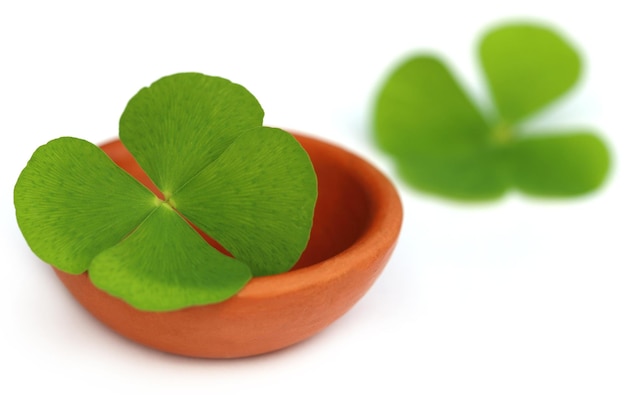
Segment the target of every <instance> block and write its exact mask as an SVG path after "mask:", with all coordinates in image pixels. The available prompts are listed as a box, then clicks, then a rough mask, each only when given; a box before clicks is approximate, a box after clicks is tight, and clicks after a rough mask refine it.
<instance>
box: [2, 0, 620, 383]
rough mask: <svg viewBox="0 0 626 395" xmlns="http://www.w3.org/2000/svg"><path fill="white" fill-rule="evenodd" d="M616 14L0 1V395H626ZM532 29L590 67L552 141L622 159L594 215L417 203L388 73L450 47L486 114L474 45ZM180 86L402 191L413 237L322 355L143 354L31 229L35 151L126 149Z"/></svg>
mask: <svg viewBox="0 0 626 395" xmlns="http://www.w3.org/2000/svg"><path fill="white" fill-rule="evenodd" d="M619 3H620V2H619V1H602V0H595V1H586V2H583V1H581V2H572V1H557V0H542V1H517V2H509V1H471V2H469V1H468V2H465V1H458V2H454V1H445V0H438V1H413V2H399V1H391V0H385V1H380V2H365V1H359V2H357V1H354V2H341V1H338V0H335V1H329V2H324V1H315V2H313V1H311V2H297V1H286V2H282V3H281V2H276V1H256V2H252V1H251V2H249V3H245V2H241V1H223V2H209V1H205V2H189V1H176V2H162V1H146V2H131V1H121V2H115V1H107V2H100V3H99V4H96V2H76V3H68V2H64V1H40V2H33V1H20V2H17V1H14V2H9V1H6V2H2V5H0V130H1V131H2V136H3V138H4V141H3V143H2V144H0V147H1V149H2V154H1V156H0V157H1V158H2V161H3V166H2V171H1V182H2V184H1V188H2V190H1V194H0V198H1V199H2V200H1V203H0V210H1V211H0V215H1V217H2V228H1V231H2V237H1V238H0V240H1V243H2V245H1V246H0V251H2V254H3V258H2V262H1V264H2V265H1V267H2V271H1V274H0V303H2V304H1V314H0V317H1V318H0V319H1V325H0V361H1V362H2V364H3V365H4V366H3V367H2V368H1V372H2V373H1V374H0V376H1V379H0V392H1V393H3V394H9V393H11V394H12V393H43V392H44V391H46V392H49V391H51V390H55V393H56V390H57V389H58V390H60V391H63V393H66V394H83V393H89V394H100V393H102V394H115V393H118V394H126V393H151V394H161V393H190V394H193V393H212V394H231V393H232V394H243V393H273V394H292V393H298V394H314V393H315V394H317V393H325V394H343V393H346V394H347V393H350V394H353V393H354V394H356V393H376V392H378V393H385V394H604V395H607V394H626V252H625V247H624V235H625V231H624V223H625V220H626V215H625V212H626V210H625V209H624V205H625V203H626V188H625V182H626V174H625V172H624V167H623V162H622V160H621V159H622V158H625V157H626V139H625V137H624V117H625V116H626V111H625V110H624V109H625V108H626V99H625V98H624V97H625V92H626V62H625V58H626V56H624V44H623V41H624V38H625V37H626V24H624V22H623V11H621V10H620V9H619V8H618V4H619ZM226 4H227V5H226ZM519 17H530V18H536V19H539V20H544V21H549V22H551V23H553V24H554V25H556V26H558V27H560V28H561V29H562V31H564V32H566V34H567V36H568V37H569V38H570V39H572V40H573V41H574V42H575V43H576V44H577V46H578V47H579V48H580V49H581V50H582V51H583V52H584V53H585V55H586V60H587V61H586V64H585V66H586V68H585V77H584V79H583V81H582V82H581V84H580V85H579V86H578V88H577V89H576V91H575V92H573V95H572V96H570V97H568V98H567V99H566V100H564V101H562V102H561V103H559V105H558V106H555V107H554V108H552V109H551V111H550V113H549V114H547V113H546V114H544V115H545V116H544V117H542V119H541V120H540V121H538V122H537V123H538V124H544V125H547V124H551V125H570V126H571V125H590V126H593V127H594V128H595V129H597V130H598V131H599V132H600V133H601V134H602V135H603V136H604V137H605V138H606V139H607V140H608V141H609V142H610V145H611V149H612V153H613V159H614V163H613V168H612V173H611V177H610V179H609V180H608V182H607V184H606V185H605V187H604V188H603V189H601V190H600V191H599V192H598V193H596V194H594V195H591V196H588V197H585V198H582V199H574V200H559V201H544V200H536V199H531V198H527V197H524V196H519V195H517V194H515V193H511V194H509V195H508V196H507V197H506V198H504V199H502V200H501V201H499V202H497V203H494V204H486V205H484V204H483V205H464V204H458V203H449V202H446V201H443V200H439V199H435V198H432V197H428V196H424V195H422V194H418V193H416V192H412V191H409V190H407V189H405V188H404V187H403V186H402V184H401V183H400V182H399V181H398V180H397V178H395V175H394V173H393V167H392V166H390V163H389V161H388V160H387V159H386V158H385V157H384V156H383V155H381V154H380V152H379V151H378V150H376V148H375V147H374V146H373V144H372V142H371V130H370V109H371V101H372V98H373V95H374V94H375V92H376V89H377V87H378V86H379V84H380V82H381V80H382V78H383V76H384V75H385V73H386V72H387V71H389V70H390V68H391V67H392V65H393V64H395V63H396V62H398V61H399V60H400V59H401V58H402V57H403V56H405V55H406V54H409V53H413V52H418V51H423V50H436V51H437V52H438V53H440V54H442V55H444V56H445V58H446V59H447V60H448V61H449V62H451V63H452V64H453V65H454V70H455V72H456V73H457V75H459V76H460V78H462V79H463V81H464V83H465V85H466V86H467V87H468V88H469V89H470V91H471V93H472V95H474V96H475V97H479V98H483V97H484V89H483V85H482V80H481V75H480V70H479V68H478V67H477V63H476V58H475V52H474V50H475V42H476V38H477V37H478V35H479V34H480V33H481V32H482V31H483V30H484V29H485V28H486V27H488V26H490V25H491V24H492V23H495V22H499V21H503V20H507V19H508V18H519ZM182 71H198V72H203V73H206V74H212V75H219V76H222V77H226V78H229V79H231V80H233V81H235V82H238V83H240V84H243V85H244V86H246V87H247V88H248V89H249V90H250V91H252V92H253V93H254V94H255V95H256V96H257V98H258V99H259V101H260V102H261V104H262V105H263V107H264V109H265V112H266V122H265V123H266V124H267V125H272V126H280V127H284V128H290V129H295V130H300V131H303V132H306V133H309V134H313V135H316V136H320V137H323V138H326V139H329V140H331V141H334V142H336V143H337V144H339V145H342V146H345V147H347V148H349V149H351V150H353V151H355V152H357V153H359V154H361V155H362V156H364V157H366V158H368V159H369V160H371V161H372V162H373V163H375V164H376V165H377V166H378V167H380V168H381V169H382V170H383V171H384V172H385V173H387V174H389V175H390V177H392V179H393V180H394V181H395V182H396V184H397V185H398V187H399V188H400V191H401V193H402V198H403V202H404V207H405V219H404V226H403V231H402V234H401V238H400V240H399V244H398V247H397V250H396V253H395V254H394V255H393V257H392V259H391V261H390V262H389V264H388V266H387V268H386V270H385V271H384V273H383V274H382V276H381V277H380V278H379V280H378V282H377V283H376V284H375V285H374V287H373V288H372V289H371V291H370V292H369V293H368V294H367V295H366V296H365V297H364V298H363V299H362V300H361V301H360V302H359V303H358V304H357V305H356V306H355V307H354V309H352V310H351V311H350V312H349V313H348V314H347V315H345V316H344V317H343V318H341V319H340V320H339V321H337V322H336V323H335V324H334V325H332V326H331V327H329V328H328V329H327V330H325V331H324V332H322V333H321V334H319V335H318V336H316V337H314V338H312V339H310V340H309V341H306V342H304V343H302V344H300V345H297V346H294V347H292V348H289V349H286V350H283V351H281V352H277V353H273V354H270V355H265V356H261V357H256V358H249V359H242V360H232V361H220V360H196V359H189V358H183V357H177V356H172V355H166V354H163V353H160V352H156V351H153V350H150V349H147V348H144V347H142V346H139V345H136V344H134V343H131V342H129V341H127V340H125V339H123V338H121V337H119V336H117V335H115V334H114V333H112V332H110V331H109V330H108V329H107V328H105V327H104V326H102V325H101V324H99V323H98V322H97V321H96V320H94V319H93V318H92V317H91V316H89V315H88V314H87V313H86V312H85V311H83V310H82V308H81V307H80V306H79V305H78V304H77V303H75V302H74V301H73V300H72V299H71V297H70V296H69V295H68V293H67V292H66V291H65V289H64V288H63V287H62V286H61V284H60V283H59V282H58V281H57V279H56V278H55V276H54V275H53V273H52V270H50V269H49V268H48V267H47V266H46V265H45V264H44V263H42V262H41V261H39V260H38V259H37V258H36V257H34V255H33V254H32V253H31V252H30V250H29V249H28V247H27V246H26V243H25V242H24V240H23V238H22V236H21V234H20V232H19V230H18V228H17V225H16V222H15V217H14V211H13V205H12V189H13V185H14V183H15V180H16V179H17V176H18V174H19V172H20V171H21V169H22V168H23V166H24V165H25V164H26V161H27V160H28V158H29V157H30V155H31V154H32V152H33V151H34V150H35V148H36V147H38V146H39V145H41V144H44V143H45V142H47V141H48V140H50V139H52V138H55V137H59V136H62V135H71V136H76V137H80V138H84V139H88V140H90V141H92V142H94V143H99V142H102V141H104V140H107V139H109V138H112V137H114V136H116V135H117V122H118V119H119V116H120V114H121V113H122V110H123V109H124V106H125V104H126V101H127V100H128V99H129V98H130V97H131V96H132V95H133V94H134V93H135V92H136V91H137V90H138V89H139V88H141V87H143V86H145V85H148V84H150V83H151V82H152V81H154V80H156V79H158V78H159V77H161V76H164V75H168V74H172V73H175V72H182ZM366 391H367V392H366Z"/></svg>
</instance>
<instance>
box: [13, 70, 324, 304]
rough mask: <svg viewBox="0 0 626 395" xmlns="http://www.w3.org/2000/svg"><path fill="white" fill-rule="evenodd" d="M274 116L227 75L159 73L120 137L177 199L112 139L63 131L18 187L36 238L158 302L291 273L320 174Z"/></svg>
mask: <svg viewBox="0 0 626 395" xmlns="http://www.w3.org/2000/svg"><path fill="white" fill-rule="evenodd" d="M263 115H264V113H263V110H262V108H261V106H260V105H259V103H258V102H257V100H256V99H255V98H254V96H253V95H252V94H251V93H250V92H248V91H247V90H246V89H245V88H244V87H242V86H240V85H237V84H234V83H232V82H230V81H228V80H226V79H222V78H219V77H211V76H206V75H203V74H198V73H181V74H175V75H171V76H168V77H164V78H162V79H160V80H158V81H156V82H155V83H153V84H152V85H151V86H150V87H147V88H143V89H141V90H140V91H139V92H138V93H137V94H136V95H135V96H134V97H133V98H132V99H131V100H130V101H129V103H128V105H127V107H126V109H125V110H124V112H123V114H122V117H121V119H120V131H119V135H120V140H121V141H122V143H123V144H124V145H125V146H126V148H127V149H128V150H129V152H130V153H131V154H132V155H133V156H134V158H135V159H136V160H137V162H138V163H139V165H140V166H141V167H142V168H143V170H144V171H145V172H146V173H147V174H148V175H149V176H150V178H151V180H152V181H153V182H154V184H155V185H156V186H157V187H158V188H159V191H160V192H161V193H162V197H163V198H160V197H158V196H157V195H155V194H154V193H153V192H151V191H150V190H149V189H148V188H147V187H145V186H144V185H142V184H140V183H139V182H138V181H137V180H135V179H134V178H133V177H131V176H130V175H129V174H128V173H126V172H125V171H124V170H122V169H121V168H119V167H118V166H117V165H116V164H114V163H113V161H112V160H111V159H110V158H109V157H108V156H107V155H106V154H105V153H104V152H103V151H102V150H101V149H100V148H99V147H97V146H95V145H93V144H91V143H89V142H87V141H84V140H81V139H77V138H72V137H62V138H59V139H56V140H52V141H50V142H49V143H47V144H45V145H43V146H41V147H39V148H38V149H37V150H36V151H35V153H34V154H33V156H32V158H31V159H30V160H29V162H28V164H27V166H26V167H25V168H24V170H23V171H22V173H21V174H20V176H19V178H18V180H17V183H16V185H15V190H14V203H15V209H16V216H17V221H18V224H19V227H20V229H21V231H22V233H23V235H24V238H25V239H26V241H27V242H28V244H29V246H30V248H31V249H32V250H33V252H34V253H35V254H36V255H37V256H39V257H40V258H41V259H42V260H43V261H45V262H48V263H50V264H52V265H53V266H55V267H56V268H58V269H59V270H62V271H65V272H68V273H72V274H79V273H83V272H85V271H87V272H88V275H89V277H90V280H91V281H92V282H93V284H94V285H95V286H97V287H98V288H100V289H102V290H104V291H105V292H107V293H109V294H111V295H113V296H116V297H119V298H121V299H123V300H125V301H126V302H127V303H129V304H130V305H132V306H134V307H135V308H138V309H141V310H149V311H168V310H176V309H180V308H184V307H188V306H194V305H202V304H209V303H217V302H220V301H223V300H225V299H227V298H229V297H231V296H233V295H234V294H236V293H237V292H238V291H239V290H240V289H241V288H242V287H243V286H244V285H245V284H246V283H247V282H248V281H249V280H250V279H251V277H253V276H263V275H270V274H275V273H281V272H284V271H287V270H289V269H290V268H291V267H292V266H293V265H294V264H295V262H296V261H297V260H298V258H299V256H300V255H301V253H302V251H303V250H304V248H305V246H306V244H307V242H308V238H309V234H310V230H311V226H312V218H313V210H314V206H315V201H316V198H317V179H316V176H315V172H314V170H313V167H312V164H311V161H310V159H309V157H308V155H307V153H306V152H305V151H304V149H303V148H302V146H301V145H300V144H299V143H298V142H297V141H296V139H295V138H294V137H293V136H292V135H291V134H289V133H287V132H285V131H282V130H280V129H274V128H268V127H263V126H262V121H263ZM190 223H191V224H194V225H196V226H197V227H198V228H199V229H200V230H202V231H203V232H205V233H206V234H208V235H210V236H211V237H212V238H214V239H215V240H217V241H218V242H219V243H220V244H221V245H222V246H223V247H224V248H225V249H226V250H227V251H228V252H229V253H230V254H231V255H232V257H231V256H228V255H226V254H222V253H221V252H219V251H218V250H216V249H215V248H213V247H212V246H211V245H210V244H209V243H207V242H206V241H205V240H204V239H203V238H202V236H201V235H200V234H199V233H197V232H196V231H195V230H194V229H193V228H192V227H191V225H190Z"/></svg>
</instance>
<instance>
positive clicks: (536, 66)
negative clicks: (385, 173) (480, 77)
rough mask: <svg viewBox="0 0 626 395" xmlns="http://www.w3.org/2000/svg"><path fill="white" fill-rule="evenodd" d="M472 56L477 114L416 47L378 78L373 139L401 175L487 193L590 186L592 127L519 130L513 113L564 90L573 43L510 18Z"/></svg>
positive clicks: (598, 162)
mask: <svg viewBox="0 0 626 395" xmlns="http://www.w3.org/2000/svg"><path fill="white" fill-rule="evenodd" d="M479 54H480V60H481V63H482V67H483V70H484V73H485V76H486V80H487V83H488V86H489V90H490V93H491V97H492V101H493V104H494V106H495V114H494V115H493V116H491V117H486V116H485V115H484V114H483V113H481V112H480V111H479V110H478V108H477V106H476V105H475V104H474V103H473V102H472V101H471V100H470V99H469V98H468V96H467V95H466V94H465V92H464V91H463V89H462V88H461V87H460V86H459V84H458V83H457V82H456V80H455V79H454V77H453V76H452V74H451V72H450V71H449V70H448V68H447V67H446V66H445V65H444V64H443V63H442V61H441V60H439V59H438V58H436V57H434V56H429V55H419V56H415V57H413V58H411V59H409V60H407V61H406V62H404V63H403V64H401V65H400V66H399V67H398V68H397V69H396V70H395V71H394V72H393V73H392V74H391V75H390V76H389V78H388V79H387V81H386V82H385V84H384V85H383V87H382V90H381V92H380V94H379V96H378V98H377V102H376V107H375V114H374V115H375V120H374V129H375V138H376V140H377V142H378V144H379V146H380V147H381V148H382V149H383V150H385V151H386V152H387V153H389V154H390V155H392V156H393V158H394V159H395V163H396V165H397V168H398V172H399V174H400V176H401V177H402V178H403V179H404V180H406V182H407V183H409V184H410V185H412V186H414V187H416V188H417V189H420V190H422V191H425V192H429V193H433V194H437V195H440V196H445V197H448V198H453V199H461V200H488V199H495V198H498V197H500V196H502V195H503V194H504V193H505V192H506V191H507V190H508V189H510V188H512V187H514V188H517V189H519V190H521V191H523V192H525V193H528V194H532V195H538V196H573V195H580V194H584V193H587V192H589V191H592V190H593V189H595V188H597V187H598V186H599V185H601V183H602V182H603V180H604V179H605V177H606V174H607V172H608V168H609V153H608V150H607V147H606V146H605V144H604V143H603V142H602V141H601V140H600V139H599V138H598V137H597V136H596V135H594V134H593V133H591V132H589V131H587V130H584V129H580V130H563V131H544V132H541V131H539V132H540V133H532V134H529V133H527V131H526V130H524V127H523V125H521V122H522V121H525V120H527V119H528V118H529V117H530V116H532V115H534V114H536V113H537V112H538V111H540V110H542V109H544V108H545V107H546V106H548V105H549V104H551V103H553V102H554V101H555V100H556V99H557V98H559V97H561V96H562V95H563V94H564V93H566V92H567V91H568V90H569V89H571V88H572V87H573V86H574V84H575V83H576V81H577V80H578V78H579V74H580V69H581V61H580V57H579V55H578V54H577V53H576V51H575V50H574V49H573V48H572V47H571V46H570V45H569V44H568V43H567V42H566V41H565V40H564V39H563V38H562V37H560V36H559V35H558V34H557V33H555V32H554V31H552V30H551V29H549V28H547V27H545V26H540V25H537V24H532V23H518V24H509V25H504V26H501V27H498V28H496V29H493V30H491V31H490V32H488V33H487V34H486V35H485V36H484V37H483V39H482V41H481V44H480V49H479Z"/></svg>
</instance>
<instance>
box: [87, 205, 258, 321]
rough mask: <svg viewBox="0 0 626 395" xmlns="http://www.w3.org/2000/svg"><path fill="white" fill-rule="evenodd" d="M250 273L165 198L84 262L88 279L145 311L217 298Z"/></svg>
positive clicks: (239, 284)
mask: <svg viewBox="0 0 626 395" xmlns="http://www.w3.org/2000/svg"><path fill="white" fill-rule="evenodd" d="M250 277H251V274H250V269H248V267H247V266H246V265H245V264H243V263H241V262H239V261H237V260H235V259H232V258H229V257H227V256H225V255H223V254H221V253H220V252H218V251H217V250H215V249H214V248H213V247H211V246H210V245H209V244H207V243H206V242H205V241H204V239H203V238H202V237H201V236H200V235H199V234H198V233H197V232H196V231H195V230H193V229H192V228H191V226H189V224H187V223H186V222H185V220H184V219H182V218H181V217H180V215H178V213H176V212H175V211H174V210H173V209H172V208H171V207H169V206H168V205H167V204H161V205H160V206H159V207H158V208H156V209H154V210H153V212H152V213H151V214H150V215H149V216H148V217H147V218H146V219H145V220H144V221H143V222H142V223H141V224H140V225H139V226H138V227H137V229H136V230H135V231H134V232H133V233H131V234H130V235H129V236H128V237H127V238H126V239H124V240H123V241H122V242H121V243H119V244H117V245H115V246H114V247H112V248H109V249H107V250H105V251H103V252H102V253H101V254H99V255H98V256H96V257H95V259H94V260H93V262H92V264H91V266H90V267H89V278H90V279H91V281H92V282H93V283H94V285H96V286H97V287H99V288H102V289H103V290H105V291H106V292H108V293H110V294H111V295H113V296H117V297H119V298H122V299H124V300H125V301H126V302H127V303H129V304H130V305H132V306H134V307H135V308H138V309H142V310H150V311H167V310H175V309H180V308H183V307H188V306H194V305H202V304H207V303H217V302H221V301H223V300H225V299H227V298H229V297H230V296H232V295H233V291H234V292H236V291H238V290H239V289H241V288H242V287H243V286H244V285H245V284H246V283H247V282H248V280H249V279H250Z"/></svg>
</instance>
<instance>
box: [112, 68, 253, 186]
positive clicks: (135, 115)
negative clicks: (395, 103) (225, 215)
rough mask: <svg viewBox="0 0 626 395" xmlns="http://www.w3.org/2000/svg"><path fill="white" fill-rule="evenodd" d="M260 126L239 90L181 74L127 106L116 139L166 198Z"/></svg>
mask: <svg viewBox="0 0 626 395" xmlns="http://www.w3.org/2000/svg"><path fill="white" fill-rule="evenodd" d="M262 122H263V109H262V108H261V106H260V104H259V103H258V102H257V100H256V98H255V97H254V96H252V94H251V93H250V92H248V91H247V90H246V89H245V88H244V87H242V86H241V85H238V84H234V83H232V82H230V81H228V80H226V79H223V78H219V77H210V78H207V76H206V75H203V74H198V73H182V74H174V75H171V76H167V77H163V78H161V79H160V80H158V81H156V82H154V83H153V84H152V85H151V86H150V87H147V88H143V89H142V90H140V91H139V92H138V93H137V94H136V95H135V96H134V97H133V98H132V99H131V100H130V101H129V102H128V105H127V106H126V109H125V110H124V113H123V114H122V117H121V119H120V139H121V140H122V142H123V143H124V145H125V146H126V148H128V150H129V151H130V152H131V153H132V154H133V156H134V157H135V159H136V160H137V162H139V165H141V167H142V168H143V169H144V170H145V171H146V173H147V174H148V175H149V176H150V178H151V179H152V181H154V183H155V184H156V185H157V186H158V187H159V189H160V190H161V192H163V193H164V194H165V195H166V196H168V195H170V194H172V193H173V192H175V191H176V190H177V189H178V188H180V187H181V186H182V185H184V184H185V183H186V182H187V181H189V180H190V179H191V178H192V177H193V176H194V175H195V174H196V173H198V172H199V171H200V170H202V169H203V168H205V167H206V166H208V165H209V164H210V163H211V162H212V161H214V160H215V159H216V158H217V157H219V156H220V155H221V153H222V152H223V151H224V150H225V149H226V148H227V147H228V146H229V145H230V144H231V143H232V142H233V140H234V139H235V138H236V137H237V136H238V135H239V134H241V133H243V132H245V131H247V130H249V129H252V128H256V127H258V126H261V124H262Z"/></svg>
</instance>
